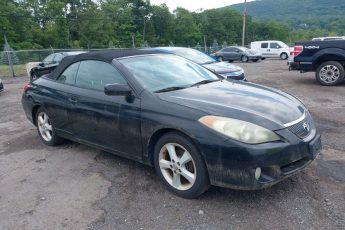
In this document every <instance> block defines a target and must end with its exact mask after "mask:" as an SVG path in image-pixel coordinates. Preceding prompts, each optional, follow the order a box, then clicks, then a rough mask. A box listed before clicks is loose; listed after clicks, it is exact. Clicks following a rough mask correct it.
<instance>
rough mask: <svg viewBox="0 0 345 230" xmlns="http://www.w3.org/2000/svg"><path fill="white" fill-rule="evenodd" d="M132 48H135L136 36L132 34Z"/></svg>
mask: <svg viewBox="0 0 345 230" xmlns="http://www.w3.org/2000/svg"><path fill="white" fill-rule="evenodd" d="M132 48H135V40H134V34H132Z"/></svg>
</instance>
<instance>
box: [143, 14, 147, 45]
mask: <svg viewBox="0 0 345 230" xmlns="http://www.w3.org/2000/svg"><path fill="white" fill-rule="evenodd" d="M145 33H146V20H145V16H144V30H143V41H144V42H145Z"/></svg>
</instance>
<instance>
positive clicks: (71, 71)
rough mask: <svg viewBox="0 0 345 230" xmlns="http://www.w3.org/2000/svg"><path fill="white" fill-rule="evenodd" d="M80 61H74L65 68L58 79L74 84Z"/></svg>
mask: <svg viewBox="0 0 345 230" xmlns="http://www.w3.org/2000/svg"><path fill="white" fill-rule="evenodd" d="M79 65H80V62H77V63H74V64H72V65H70V66H68V67H67V69H65V71H63V73H62V74H61V75H60V76H59V78H58V79H57V81H58V82H61V83H66V84H70V85H74V83H75V78H76V76H77V72H78V68H79Z"/></svg>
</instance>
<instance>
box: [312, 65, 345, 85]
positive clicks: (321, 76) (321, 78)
mask: <svg viewBox="0 0 345 230" xmlns="http://www.w3.org/2000/svg"><path fill="white" fill-rule="evenodd" d="M328 66H329V67H328ZM327 68H331V69H330V70H329V72H330V74H332V73H338V74H337V75H338V77H337V78H336V79H332V80H329V81H327V79H331V77H330V78H327V75H328V74H329V73H327V70H326V69H327ZM323 71H326V73H323ZM344 76H345V71H344V66H343V65H342V64H340V63H339V62H336V61H328V62H324V63H322V64H321V65H320V66H319V67H318V68H317V70H316V76H315V77H316V80H317V81H318V82H319V83H320V84H321V85H325V86H335V85H338V84H340V83H342V82H343V81H344Z"/></svg>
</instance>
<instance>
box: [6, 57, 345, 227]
mask: <svg viewBox="0 0 345 230" xmlns="http://www.w3.org/2000/svg"><path fill="white" fill-rule="evenodd" d="M236 64H239V65H241V66H243V67H244V68H245V70H246V72H247V73H248V79H249V80H250V81H253V82H256V83H260V84H263V85H268V86H272V87H275V88H278V89H282V90H284V91H286V92H288V93H291V94H293V95H295V96H297V97H298V98H300V99H301V100H302V101H303V102H304V103H305V104H306V105H307V107H309V109H310V111H311V113H312V115H313V116H314V119H315V121H316V124H317V127H318V129H319V131H320V132H321V133H322V137H323V146H324V149H323V151H322V153H321V154H320V155H319V157H318V158H317V160H315V161H314V162H313V163H312V164H311V165H310V166H309V167H308V168H307V169H305V170H304V171H303V172H302V173H300V174H299V175H296V176H294V177H291V178H289V179H287V180H285V181H283V182H281V183H279V184H277V185H276V186H274V187H272V188H269V189H265V190H261V191H255V192H243V191H235V190H229V189H222V188H216V187H213V188H211V189H210V190H209V191H208V192H207V193H206V194H205V195H203V196H202V197H200V198H198V199H196V200H184V199H181V198H178V197H176V196H174V195H172V194H171V193H169V192H168V191H167V190H166V189H165V188H164V187H163V185H162V184H161V183H160V182H159V180H158V177H157V176H156V175H155V173H154V170H153V169H151V168H150V167H147V166H143V165H140V164H139V163H136V162H133V161H130V160H126V159H123V158H120V157H117V156H114V155H112V154H110V153H106V152H102V151H99V150H97V149H93V148H90V147H87V146H84V145H80V144H76V143H66V144H64V145H61V146H59V147H47V146H45V145H43V143H42V142H41V141H40V139H39V137H38V135H37V132H36V129H35V127H34V126H33V125H32V124H31V123H29V121H27V120H26V118H25V116H24V113H23V111H22V107H21V104H20V98H21V93H22V87H23V85H24V84H25V83H26V81H27V78H26V77H19V78H16V79H4V84H5V87H6V89H5V91H4V92H3V93H1V94H0V229H11V230H12V229H87V228H90V229H187V228H188V229H253V228H257V229H259V228H260V229H261V228H262V229H345V100H344V98H345V84H343V85H342V86H338V87H322V86H320V85H318V84H317V83H316V81H315V79H314V77H313V74H312V73H310V74H303V75H301V74H299V73H298V72H289V71H287V66H286V63H285V62H283V61H280V60H266V61H263V62H259V63H246V64H242V63H236Z"/></svg>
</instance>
